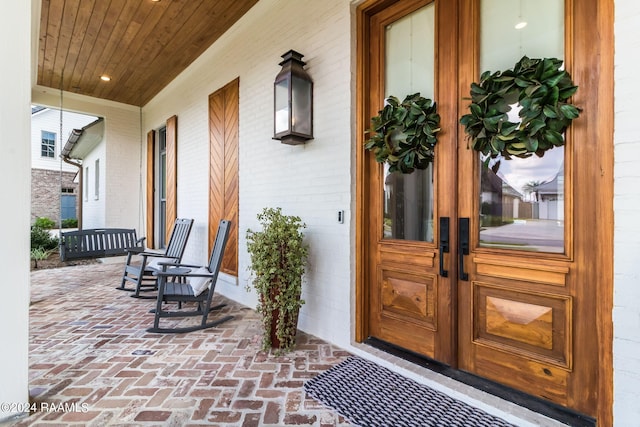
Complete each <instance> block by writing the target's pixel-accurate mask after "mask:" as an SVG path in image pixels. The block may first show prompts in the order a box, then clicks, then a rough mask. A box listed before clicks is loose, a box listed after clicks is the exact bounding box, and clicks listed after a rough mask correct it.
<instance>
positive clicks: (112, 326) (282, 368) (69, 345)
mask: <svg viewBox="0 0 640 427" xmlns="http://www.w3.org/2000/svg"><path fill="white" fill-rule="evenodd" d="M122 269H123V263H122V262H120V261H116V262H108V263H97V264H89V265H77V266H71V267H62V268H56V269H43V270H34V271H33V272H32V273H31V305H30V331H29V376H30V378H29V390H30V396H31V397H30V399H31V403H32V404H33V405H34V407H37V408H38V409H40V411H39V412H36V413H32V414H31V415H30V416H28V417H26V418H22V419H20V420H18V421H17V423H16V424H15V425H17V426H32V425H53V424H55V425H70V424H76V423H77V424H82V425H91V426H103V425H180V426H184V425H202V424H206V425H224V426H257V425H322V426H340V425H348V423H346V422H345V421H344V419H343V418H342V417H341V416H339V415H338V414H336V413H334V412H331V411H330V410H328V409H327V408H325V407H323V406H322V405H321V404H319V403H318V402H316V401H315V400H313V399H312V398H310V397H308V396H306V395H305V392H304V390H303V388H302V386H303V383H304V381H305V380H306V379H308V378H311V377H313V376H315V375H316V374H318V373H319V372H322V371H324V370H326V369H328V368H329V367H331V366H333V365H335V364H337V363H339V362H340V361H342V360H344V359H345V358H346V357H348V356H349V353H348V352H347V351H344V350H342V349H340V348H338V347H336V346H334V345H331V344H329V343H327V342H325V341H322V340H320V339H318V338H315V337H313V336H311V335H308V334H305V333H302V332H300V333H299V336H298V345H297V348H296V351H295V352H293V353H289V354H287V355H284V356H279V357H276V356H274V355H272V354H267V353H265V352H262V351H260V339H261V328H260V318H259V315H258V314H257V313H256V312H255V310H253V309H250V308H248V307H245V306H243V305H241V304H238V303H236V302H233V301H231V300H229V299H226V298H224V297H222V296H219V298H220V300H223V301H224V302H226V303H227V306H226V307H225V308H223V309H222V312H223V313H222V314H223V315H232V316H234V318H233V320H231V321H227V322H225V323H223V324H221V325H219V326H218V327H217V328H213V329H206V330H202V331H197V332H192V333H189V334H151V333H147V332H146V329H147V328H148V327H149V326H150V325H151V324H152V322H153V315H152V314H150V313H149V309H150V308H152V307H153V306H154V304H155V301H153V300H140V299H134V298H130V297H129V293H128V292H120V291H118V290H116V289H114V288H115V286H116V285H117V284H118V282H119V277H120V276H121V274H122ZM220 300H219V301H220ZM183 320H184V319H183ZM197 320H198V319H194V318H191V319H186V322H189V321H197ZM177 321H179V320H177ZM62 408H64V409H62Z"/></svg>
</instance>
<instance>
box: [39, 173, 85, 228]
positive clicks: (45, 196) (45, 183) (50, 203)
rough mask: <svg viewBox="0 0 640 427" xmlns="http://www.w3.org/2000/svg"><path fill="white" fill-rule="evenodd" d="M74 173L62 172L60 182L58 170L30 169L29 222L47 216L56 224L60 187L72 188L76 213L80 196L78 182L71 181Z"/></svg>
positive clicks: (58, 218) (57, 221)
mask: <svg viewBox="0 0 640 427" xmlns="http://www.w3.org/2000/svg"><path fill="white" fill-rule="evenodd" d="M75 176H76V174H75V173H72V172H62V182H61V181H60V171H53V170H45V169H31V224H33V223H34V222H35V220H36V218H38V217H47V218H49V219H52V220H53V221H55V223H56V226H58V225H59V224H58V223H59V221H60V194H61V193H62V188H72V189H73V193H65V194H75V195H76V215H77V213H78V204H79V203H80V197H79V195H78V184H77V183H76V182H73V180H74V178H75Z"/></svg>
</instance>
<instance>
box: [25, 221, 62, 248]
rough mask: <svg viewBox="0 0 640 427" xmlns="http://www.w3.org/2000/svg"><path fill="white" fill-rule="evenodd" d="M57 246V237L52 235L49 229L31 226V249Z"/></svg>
mask: <svg viewBox="0 0 640 427" xmlns="http://www.w3.org/2000/svg"><path fill="white" fill-rule="evenodd" d="M57 247H58V239H56V238H55V237H52V236H51V234H49V231H47V230H45V229H44V228H42V227H39V226H37V225H34V226H33V227H31V250H34V249H42V250H45V251H47V250H52V249H55V248H57Z"/></svg>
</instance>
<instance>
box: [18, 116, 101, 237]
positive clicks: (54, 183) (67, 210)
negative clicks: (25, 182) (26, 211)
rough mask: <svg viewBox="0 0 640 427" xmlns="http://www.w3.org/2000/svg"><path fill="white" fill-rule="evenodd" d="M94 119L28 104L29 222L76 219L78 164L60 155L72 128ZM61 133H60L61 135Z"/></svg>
mask: <svg viewBox="0 0 640 427" xmlns="http://www.w3.org/2000/svg"><path fill="white" fill-rule="evenodd" d="M94 120H95V117H93V116H87V115H85V114H79V113H73V112H68V111H65V112H63V114H62V117H60V110H57V109H53V108H45V107H41V106H34V107H32V108H31V223H32V224H33V223H34V222H35V220H36V218H38V217H46V218H49V219H51V220H53V221H55V223H56V226H60V221H61V220H65V219H74V218H76V219H77V214H78V210H79V209H78V208H79V203H80V201H79V199H78V182H77V179H76V177H77V174H78V168H77V167H75V166H72V165H70V164H68V163H66V162H64V161H63V160H62V159H61V158H60V153H61V151H62V147H63V146H64V144H65V142H66V139H67V137H68V136H69V135H70V134H71V131H72V130H73V129H77V128H82V127H83V126H85V125H86V124H88V123H90V122H92V121H94ZM61 136H62V137H61Z"/></svg>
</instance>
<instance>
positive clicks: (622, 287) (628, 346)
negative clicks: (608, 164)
mask: <svg viewBox="0 0 640 427" xmlns="http://www.w3.org/2000/svg"><path fill="white" fill-rule="evenodd" d="M639 22H640V2H638V1H635V0H616V2H615V40H616V42H615V52H616V54H615V82H616V85H615V135H614V144H615V168H614V174H615V185H614V210H615V231H614V309H613V322H614V342H613V358H614V407H613V410H614V424H615V425H616V426H631V425H638V420H639V419H640V405H639V404H638V401H639V400H640V272H639V270H638V263H639V261H640V221H638V218H640V168H638V165H639V164H640V133H639V132H638V99H640V87H639V86H638V84H637V82H636V80H637V68H638V66H640V59H639V57H638V51H640V37H639V36H638V23H639Z"/></svg>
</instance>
